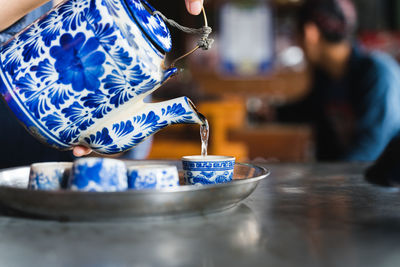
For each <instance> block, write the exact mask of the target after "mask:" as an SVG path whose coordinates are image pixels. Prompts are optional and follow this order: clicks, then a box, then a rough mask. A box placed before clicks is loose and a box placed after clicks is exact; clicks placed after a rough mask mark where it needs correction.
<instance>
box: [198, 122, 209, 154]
mask: <svg viewBox="0 0 400 267" xmlns="http://www.w3.org/2000/svg"><path fill="white" fill-rule="evenodd" d="M209 133H210V128H209V125H208V121H207V119H204V122H203V124H202V125H201V126H200V138H201V156H202V157H205V156H207V147H208V135H209Z"/></svg>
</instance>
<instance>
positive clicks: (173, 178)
mask: <svg viewBox="0 0 400 267" xmlns="http://www.w3.org/2000/svg"><path fill="white" fill-rule="evenodd" d="M178 186H179V174H178V169H177V168H176V166H172V165H150V164H149V165H137V166H135V165H133V166H130V167H129V168H128V188H129V189H137V190H140V189H161V188H173V187H178Z"/></svg>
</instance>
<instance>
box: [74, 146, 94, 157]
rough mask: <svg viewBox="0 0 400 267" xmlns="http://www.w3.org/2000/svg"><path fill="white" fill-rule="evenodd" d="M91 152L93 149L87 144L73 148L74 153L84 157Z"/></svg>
mask: <svg viewBox="0 0 400 267" xmlns="http://www.w3.org/2000/svg"><path fill="white" fill-rule="evenodd" d="M91 152H92V150H91V149H90V148H88V147H85V146H76V147H74V149H73V150H72V153H73V154H74V156H75V157H83V156H86V155H88V154H90V153H91Z"/></svg>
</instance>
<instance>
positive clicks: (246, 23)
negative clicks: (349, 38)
mask: <svg viewBox="0 0 400 267" xmlns="http://www.w3.org/2000/svg"><path fill="white" fill-rule="evenodd" d="M149 2H150V3H151V4H152V5H153V6H154V7H155V8H156V9H158V10H159V11H161V12H162V13H164V14H165V15H166V16H167V17H168V18H171V19H174V20H175V21H177V22H179V23H180V24H182V25H185V26H188V27H194V28H199V27H201V26H202V25H203V23H204V22H203V18H202V16H197V17H195V16H191V15H189V14H188V13H187V11H186V9H185V6H184V3H183V1H182V0H168V1H160V0H150V1H149ZM300 3H301V0H271V1H267V0H208V1H207V0H206V1H205V9H206V12H207V17H208V21H209V24H210V26H211V27H212V28H213V34H212V38H214V39H215V42H214V45H213V47H212V49H211V50H209V51H201V50H197V51H196V52H195V53H194V54H192V55H190V56H189V57H187V58H185V59H184V60H182V61H180V62H179V63H178V67H179V68H180V69H181V73H180V74H179V75H177V76H176V77H174V78H173V79H171V80H170V81H168V82H167V83H166V84H165V85H163V86H162V87H161V88H160V89H158V90H157V91H156V92H155V94H154V95H153V98H154V100H155V101H158V100H164V99H170V98H174V97H178V96H182V95H185V96H188V97H189V98H190V99H192V101H193V102H194V103H195V104H196V106H197V108H198V109H199V111H200V112H201V113H203V114H204V115H205V116H206V117H207V118H208V120H209V123H210V140H209V151H208V152H209V154H222V155H234V156H236V157H237V159H238V160H240V161H249V160H255V161H279V162H312V161H315V149H314V138H313V136H314V135H313V128H312V127H311V126H310V125H307V124H288V123H283V122H280V121H279V120H277V119H275V118H274V116H273V112H271V110H273V107H279V106H282V105H285V104H287V103H291V102H293V101H296V100H298V99H299V98H301V97H302V96H304V94H306V93H307V90H308V88H309V82H310V78H309V72H308V70H307V64H306V62H305V59H304V55H303V51H302V49H301V48H300V47H299V45H298V44H297V41H296V39H297V38H296V21H295V18H296V11H297V9H298V7H299V4H300ZM354 3H355V5H356V7H357V11H358V30H357V42H358V43H359V44H360V45H361V46H362V47H364V48H365V49H367V50H369V49H371V50H381V51H385V52H387V53H389V54H391V55H392V56H393V57H395V58H396V59H400V54H399V49H396V47H399V45H400V0H354ZM169 28H170V30H171V33H172V39H173V50H172V51H171V53H169V54H168V59H167V60H168V61H169V62H170V61H171V60H173V59H175V58H177V57H179V56H181V55H183V54H184V53H186V52H187V51H189V50H191V49H192V48H193V47H194V46H195V45H196V42H197V40H198V37H197V36H190V35H188V34H185V33H182V32H180V31H177V30H175V29H174V28H172V27H169ZM200 148H201V143H200V134H199V126H198V125H176V126H171V127H169V128H166V129H165V130H163V131H161V132H159V133H157V134H156V135H155V136H154V142H153V146H152V150H151V153H150V156H149V157H150V158H152V159H159V158H165V159H178V158H180V157H181V156H182V155H194V154H199V153H200Z"/></svg>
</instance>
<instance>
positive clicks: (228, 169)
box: [182, 156, 235, 185]
mask: <svg viewBox="0 0 400 267" xmlns="http://www.w3.org/2000/svg"><path fill="white" fill-rule="evenodd" d="M182 164H183V170H184V177H185V183H186V184H189V185H204V184H221V183H228V182H230V181H232V178H233V169H234V166H235V158H234V157H229V156H205V157H203V156H186V157H183V158H182Z"/></svg>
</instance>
